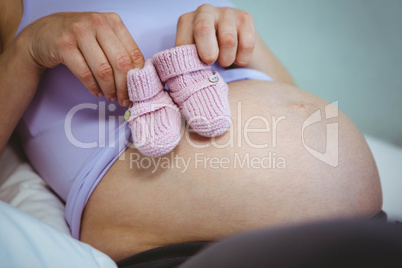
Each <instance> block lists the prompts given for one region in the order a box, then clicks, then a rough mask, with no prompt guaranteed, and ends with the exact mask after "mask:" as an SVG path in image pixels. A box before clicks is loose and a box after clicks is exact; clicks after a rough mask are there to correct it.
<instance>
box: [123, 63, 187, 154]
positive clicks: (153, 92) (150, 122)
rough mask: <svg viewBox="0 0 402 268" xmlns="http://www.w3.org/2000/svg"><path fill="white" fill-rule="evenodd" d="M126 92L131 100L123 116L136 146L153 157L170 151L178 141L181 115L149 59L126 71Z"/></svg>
mask: <svg viewBox="0 0 402 268" xmlns="http://www.w3.org/2000/svg"><path fill="white" fill-rule="evenodd" d="M127 84H128V95H129V97H130V100H131V101H132V102H133V104H132V106H130V108H129V109H128V110H127V111H126V114H125V115H124V118H125V119H126V120H127V121H128V122H129V126H130V128H131V133H132V138H133V142H134V145H135V146H136V148H137V149H138V150H139V151H140V152H141V153H143V154H144V155H146V156H150V157H156V156H161V155H164V154H167V153H168V152H170V151H172V150H173V149H174V148H175V147H176V145H177V144H178V143H179V141H180V131H181V115H180V111H179V109H178V107H177V106H176V104H174V103H173V101H172V99H171V97H170V96H169V94H168V93H167V92H166V91H164V90H163V85H162V82H161V81H160V80H159V77H158V74H157V73H156V70H155V67H154V65H153V63H152V60H147V61H146V62H145V66H144V68H143V69H138V68H137V69H133V70H131V71H129V72H128V74H127Z"/></svg>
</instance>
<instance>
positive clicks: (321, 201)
mask: <svg viewBox="0 0 402 268" xmlns="http://www.w3.org/2000/svg"><path fill="white" fill-rule="evenodd" d="M230 101H231V108H232V117H233V121H234V125H233V126H232V128H231V131H232V134H233V137H231V132H230V131H229V132H227V133H226V134H224V135H223V136H221V137H219V138H218V139H217V143H218V144H221V145H222V144H226V143H227V142H228V141H229V140H233V141H234V144H235V146H234V147H233V148H231V147H229V146H226V147H225V148H221V149H217V148H214V146H213V145H212V143H211V141H210V140H209V139H204V138H201V137H199V136H197V135H195V134H192V135H190V136H189V139H186V138H183V139H182V140H181V142H180V144H179V146H178V147H177V148H176V149H175V150H174V151H173V152H172V154H174V155H178V156H180V157H182V158H183V159H187V160H188V159H190V165H189V168H188V169H187V170H186V171H185V172H184V173H182V172H183V165H181V167H177V166H175V167H174V168H165V169H163V168H160V169H158V170H157V171H156V172H155V173H152V171H153V170H154V166H153V165H151V166H150V167H149V168H144V167H142V168H141V165H140V166H139V168H138V165H137V164H135V163H134V164H133V161H131V165H130V154H131V155H132V157H131V159H137V156H138V152H137V151H136V150H135V149H128V150H127V151H126V154H125V157H126V158H125V160H118V161H116V162H115V163H114V165H113V166H112V168H111V169H110V170H109V171H108V172H107V174H106V175H105V176H104V177H103V179H102V181H101V182H100V184H99V185H98V186H97V188H96V189H95V191H94V193H93V194H92V196H91V198H90V199H89V202H88V203H87V206H86V209H85V212H84V215H83V220H82V227H81V228H82V229H81V240H82V241H84V242H87V243H89V244H91V245H93V246H94V247H96V248H98V249H99V250H101V251H103V252H106V253H107V254H108V255H109V256H111V257H112V258H113V259H114V260H120V259H123V258H125V257H128V256H130V255H132V254H135V253H139V252H141V251H144V250H147V249H151V248H154V247H158V246H163V245H168V244H172V243H180V242H186V241H203V240H210V241H214V240H217V239H220V238H222V237H225V236H228V235H230V234H234V233H238V232H241V231H245V230H251V229H256V228H262V227H270V226H277V225H284V224H295V223H300V222H305V221H311V220H319V219H330V218H337V217H357V216H361V217H371V216H373V215H375V214H376V213H378V212H379V211H380V209H381V205H382V204H381V198H382V197H381V187H380V182H379V178H378V173H377V170H376V167H375V163H374V161H373V158H372V156H371V152H370V151H369V149H368V147H367V144H366V142H365V140H364V138H363V137H362V135H361V134H360V133H359V131H358V130H357V129H356V127H355V126H354V125H353V124H352V122H351V121H350V120H349V119H348V118H347V117H346V116H345V115H344V114H340V116H339V118H338V119H337V120H336V121H337V122H339V165H338V166H337V167H336V168H333V167H331V166H329V165H327V164H325V163H323V162H321V161H320V160H317V159H316V158H314V157H313V156H312V155H310V154H309V153H308V152H307V151H306V150H305V149H304V147H303V146H302V143H301V128H302V124H303V122H304V120H305V119H306V118H307V117H308V116H309V115H310V114H312V113H313V112H314V111H316V110H318V109H319V108H321V109H322V108H323V107H324V106H325V105H326V104H327V103H326V102H325V101H323V100H321V99H319V98H317V97H316V96H313V95H311V94H309V93H307V92H305V91H302V90H300V89H297V88H296V87H294V86H289V85H286V84H282V83H276V82H263V81H241V82H235V83H230ZM239 102H241V108H242V109H241V112H240V113H238V103H239ZM240 114H241V124H240V125H241V126H240V125H239V124H238V120H239V116H240ZM255 115H259V116H263V117H265V118H266V119H267V121H268V122H269V123H270V124H272V120H271V118H272V116H273V115H274V116H276V117H279V116H286V119H285V120H283V121H281V122H280V123H278V127H277V132H276V134H277V137H278V139H277V147H276V148H272V133H249V134H248V137H249V139H250V143H251V145H252V144H264V143H267V144H270V146H269V147H268V148H265V149H256V148H253V147H254V146H249V145H248V144H247V142H246V141H245V137H246V136H247V135H243V131H244V128H245V123H246V121H247V120H248V119H250V118H252V117H253V116H255ZM271 127H272V125H271ZM239 128H240V129H241V133H242V134H241V140H242V142H241V146H238V143H237V142H238V138H239V135H238V130H239ZM250 128H258V129H264V128H266V125H265V124H263V123H262V121H261V120H254V121H253V123H251V124H250ZM305 135H306V137H305V139H306V141H307V143H310V144H315V148H316V149H317V150H319V151H324V150H325V140H324V139H325V136H326V125H325V121H324V122H321V123H319V124H318V125H316V126H314V127H312V129H310V130H306V133H305ZM188 140H190V142H188ZM192 143H196V144H202V145H208V144H209V148H206V149H198V148H194V146H193V145H192ZM269 152H272V153H273V152H275V153H276V154H277V156H282V157H284V158H285V159H286V168H284V169H280V168H271V169H264V168H261V167H259V166H258V165H257V166H256V168H252V167H250V168H240V167H239V166H237V168H234V167H233V163H234V162H235V161H236V160H235V157H236V156H235V155H236V154H238V155H240V156H242V155H245V154H246V153H249V155H250V158H253V157H256V158H262V157H264V156H266V155H267V154H268V153H269ZM197 153H198V154H201V157H199V158H198V159H202V160H200V161H202V162H199V163H198V168H196V167H195V165H196V164H195V161H196V160H195V159H196V154H197ZM167 156H169V154H168V155H167ZM204 157H210V158H212V157H215V158H218V159H220V160H222V159H223V158H226V157H227V158H229V159H230V160H229V162H230V163H232V165H229V166H230V168H228V169H223V168H219V165H218V164H215V165H212V166H211V165H210V164H209V163H208V160H205V158H204ZM140 161H141V160H138V162H140ZM197 161H198V160H197ZM144 163H145V164H144V165H145V167H146V166H147V164H146V163H147V162H144ZM204 163H206V168H204V167H203V165H204ZM217 166H218V168H216V167H217ZM214 167H215V168H214Z"/></svg>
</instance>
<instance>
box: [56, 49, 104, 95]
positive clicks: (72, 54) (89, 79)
mask: <svg viewBox="0 0 402 268" xmlns="http://www.w3.org/2000/svg"><path fill="white" fill-rule="evenodd" d="M62 58H63V63H64V65H66V66H67V68H68V69H69V70H70V71H71V72H72V73H73V74H74V75H75V76H76V77H77V78H78V79H79V80H80V81H81V83H82V84H84V86H85V87H86V88H87V89H88V91H89V92H91V93H92V94H93V95H94V96H96V97H102V96H103V93H102V91H101V89H100V87H99V85H98V83H97V82H96V80H95V77H94V76H93V74H92V71H91V69H90V68H89V66H88V64H87V62H86V61H85V58H84V56H83V55H82V54H81V52H80V51H79V50H78V49H77V48H75V49H72V50H69V51H67V53H65V55H63V56H62Z"/></svg>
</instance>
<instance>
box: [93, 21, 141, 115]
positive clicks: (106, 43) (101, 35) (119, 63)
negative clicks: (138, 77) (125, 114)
mask: <svg viewBox="0 0 402 268" xmlns="http://www.w3.org/2000/svg"><path fill="white" fill-rule="evenodd" d="M97 40H98V42H99V45H100V46H101V48H102V50H103V51H104V53H105V55H106V57H107V59H108V60H109V62H110V64H111V65H112V69H113V74H114V82H115V85H116V93H117V98H118V100H119V103H120V105H121V106H123V107H127V106H128V105H129V103H130V101H129V97H128V90H127V73H128V71H129V70H131V69H133V68H134V65H133V62H132V60H131V57H130V55H129V54H128V52H127V51H126V49H125V48H124V46H123V44H122V43H121V41H120V40H119V38H117V36H116V35H115V33H114V32H113V31H112V29H111V28H110V25H108V26H103V27H99V28H98V32H97Z"/></svg>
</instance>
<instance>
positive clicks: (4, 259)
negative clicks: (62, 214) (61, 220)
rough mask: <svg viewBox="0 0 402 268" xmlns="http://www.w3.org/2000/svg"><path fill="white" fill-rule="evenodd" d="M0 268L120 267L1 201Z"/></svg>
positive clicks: (102, 255) (95, 251)
mask: <svg viewBox="0 0 402 268" xmlns="http://www.w3.org/2000/svg"><path fill="white" fill-rule="evenodd" d="M0 237H1V240H0V266H1V267H66V268H67V267H68V268H70V267H105V268H106V267H117V265H116V264H115V263H114V262H113V260H112V259H110V258H109V257H108V256H106V255H105V254H103V253H102V252H100V251H98V250H96V249H94V248H93V247H91V246H89V245H87V244H85V243H82V242H80V241H78V240H76V239H74V238H72V237H71V236H69V235H66V234H64V233H62V232H59V231H57V230H55V229H54V228H52V227H50V226H49V225H47V224H45V223H43V222H41V221H40V220H38V219H35V218H34V217H32V216H30V215H28V214H26V213H24V212H22V211H21V210H19V209H16V208H14V207H12V206H10V205H8V204H6V203H4V202H1V201H0Z"/></svg>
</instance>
